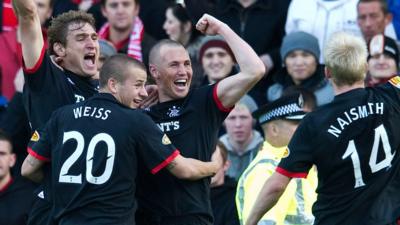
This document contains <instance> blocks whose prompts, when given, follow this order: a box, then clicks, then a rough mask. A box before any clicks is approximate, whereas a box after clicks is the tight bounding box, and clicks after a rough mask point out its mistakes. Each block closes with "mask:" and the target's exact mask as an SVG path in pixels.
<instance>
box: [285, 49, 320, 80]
mask: <svg viewBox="0 0 400 225" xmlns="http://www.w3.org/2000/svg"><path fill="white" fill-rule="evenodd" d="M285 65H286V68H287V71H288V73H289V75H290V77H291V78H292V80H293V82H294V83H295V84H297V85H298V84H301V82H303V81H304V80H306V79H307V78H309V77H311V76H312V75H313V74H314V73H315V70H316V69H317V61H316V59H315V57H314V56H313V55H312V54H311V53H309V52H306V51H303V50H295V51H292V52H290V53H289V54H288V55H287V56H286V58H285Z"/></svg>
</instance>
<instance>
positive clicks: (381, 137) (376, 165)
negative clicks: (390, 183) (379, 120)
mask: <svg viewBox="0 0 400 225" xmlns="http://www.w3.org/2000/svg"><path fill="white" fill-rule="evenodd" d="M381 141H382V145H383V146H382V147H383V151H384V153H385V159H383V160H381V161H380V162H377V160H378V149H379V143H380V142H381ZM395 154H396V152H395V153H393V154H392V149H391V147H390V144H389V138H388V135H387V133H386V130H385V127H384V126H383V125H380V126H379V127H377V128H375V137H374V144H373V145H372V151H371V156H370V157H369V166H370V168H371V172H372V173H376V172H378V171H379V170H381V169H383V168H386V167H389V166H391V165H392V160H393V157H394V155H395ZM348 156H350V157H351V161H353V168H354V178H355V185H354V188H358V187H362V186H364V185H365V183H364V181H363V178H362V174H361V165H360V158H359V156H358V153H357V149H356V145H355V144H354V140H350V141H349V145H348V146H347V149H346V152H345V153H344V154H343V156H342V159H345V158H347V157H348Z"/></svg>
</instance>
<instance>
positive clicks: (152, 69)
mask: <svg viewBox="0 0 400 225" xmlns="http://www.w3.org/2000/svg"><path fill="white" fill-rule="evenodd" d="M149 71H150V74H151V77H153V79H154V80H158V79H159V78H160V72H159V71H158V69H157V67H156V65H154V64H152V63H150V64H149Z"/></svg>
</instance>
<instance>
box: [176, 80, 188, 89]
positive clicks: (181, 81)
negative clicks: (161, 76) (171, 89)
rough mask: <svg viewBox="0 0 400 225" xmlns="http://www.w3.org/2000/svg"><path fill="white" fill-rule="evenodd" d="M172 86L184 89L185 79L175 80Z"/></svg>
mask: <svg viewBox="0 0 400 225" xmlns="http://www.w3.org/2000/svg"><path fill="white" fill-rule="evenodd" d="M174 84H175V85H176V86H179V87H186V84H187V79H179V80H176V81H175V82H174Z"/></svg>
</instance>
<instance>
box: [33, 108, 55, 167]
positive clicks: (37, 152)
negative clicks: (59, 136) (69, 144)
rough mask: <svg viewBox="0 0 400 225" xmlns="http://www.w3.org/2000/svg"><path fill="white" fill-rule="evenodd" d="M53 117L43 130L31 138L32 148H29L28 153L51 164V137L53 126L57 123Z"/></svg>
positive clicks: (37, 131)
mask: <svg viewBox="0 0 400 225" xmlns="http://www.w3.org/2000/svg"><path fill="white" fill-rule="evenodd" d="M55 120H56V119H55V116H54V115H53V116H52V117H51V118H50V119H49V121H48V122H47V123H46V125H45V127H44V128H43V129H39V130H36V131H35V132H34V134H33V135H32V138H31V144H30V145H31V146H32V147H31V148H28V153H29V154H30V155H32V156H33V157H35V158H36V159H38V160H41V161H45V162H49V161H51V137H50V135H51V134H52V131H53V132H55V131H54V129H53V126H54V125H53V124H54V123H55V122H54V121H55Z"/></svg>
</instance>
